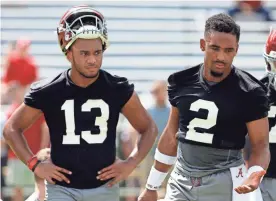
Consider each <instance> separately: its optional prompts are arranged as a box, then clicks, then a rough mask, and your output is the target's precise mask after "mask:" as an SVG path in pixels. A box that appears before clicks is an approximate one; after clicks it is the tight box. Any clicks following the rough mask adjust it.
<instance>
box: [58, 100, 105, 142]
mask: <svg viewBox="0 0 276 201" xmlns="http://www.w3.org/2000/svg"><path fill="white" fill-rule="evenodd" d="M92 108H100V109H101V113H102V116H100V117H96V121H95V126H99V128H100V133H99V134H97V135H95V134H94V135H92V133H91V131H82V132H81V136H80V135H76V134H75V115H74V100H66V101H65V102H64V104H63V105H62V106H61V110H64V111H65V122H66V135H63V140H62V144H80V137H82V139H84V140H85V141H86V142H87V143H89V144H100V143H103V142H104V140H105V139H106V137H107V120H108V118H109V106H108V105H107V104H106V103H105V102H104V101H103V100H101V99H99V100H87V101H86V102H85V103H84V104H83V105H82V107H81V111H82V112H90V111H91V109H92Z"/></svg>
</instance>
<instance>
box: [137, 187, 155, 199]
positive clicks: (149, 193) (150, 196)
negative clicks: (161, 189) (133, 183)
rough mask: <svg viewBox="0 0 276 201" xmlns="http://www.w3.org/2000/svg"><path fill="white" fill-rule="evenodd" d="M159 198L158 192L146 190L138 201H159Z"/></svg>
mask: <svg viewBox="0 0 276 201" xmlns="http://www.w3.org/2000/svg"><path fill="white" fill-rule="evenodd" d="M157 198H158V195H157V191H151V190H148V189H145V190H143V192H142V193H141V195H140V196H139V197H138V201H157Z"/></svg>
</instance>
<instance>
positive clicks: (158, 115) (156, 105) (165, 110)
mask: <svg viewBox="0 0 276 201" xmlns="http://www.w3.org/2000/svg"><path fill="white" fill-rule="evenodd" d="M150 93H151V95H152V101H153V104H151V106H150V107H149V108H148V109H147V111H148V113H149V114H150V116H151V117H152V119H153V120H154V122H155V123H156V125H157V128H158V131H159V133H158V136H157V138H156V141H155V143H154V145H153V147H152V148H151V150H150V152H149V153H148V155H147V157H146V158H145V159H144V160H143V161H142V162H141V163H140V165H139V167H138V168H136V170H135V171H134V172H133V173H132V174H131V175H130V178H129V179H128V180H127V182H128V184H129V185H128V186H132V187H134V186H137V184H138V185H139V186H140V187H141V186H144V185H145V184H146V180H147V176H148V174H149V172H150V169H151V166H152V163H153V161H154V154H155V150H156V147H157V142H158V140H159V138H160V136H161V134H162V131H163V130H164V128H165V126H166V124H167V121H168V118H169V114H170V108H169V106H168V104H167V103H168V99H167V97H168V96H167V82H166V81H165V80H156V81H155V82H154V83H153V85H152V88H151V90H150ZM125 135H126V136H127V135H128V137H125V140H128V141H129V140H131V141H132V144H133V143H134V141H135V140H137V137H138V133H137V132H136V131H135V130H134V129H133V128H132V127H131V126H129V129H128V132H126V133H125ZM165 183H166V182H164V187H165ZM137 197H138V196H137ZM137 197H130V196H129V197H128V199H127V200H128V201H134V200H137Z"/></svg>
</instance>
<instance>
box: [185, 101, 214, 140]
mask: <svg viewBox="0 0 276 201" xmlns="http://www.w3.org/2000/svg"><path fill="white" fill-rule="evenodd" d="M199 109H206V110H208V116H207V119H199V118H194V119H192V120H191V121H190V123H189V125H188V126H187V128H188V129H189V130H188V131H187V133H186V138H185V139H187V140H191V141H196V142H202V143H206V144H212V142H213V137H214V134H211V133H198V132H196V131H195V127H199V128H204V129H209V128H212V127H213V126H215V125H216V123H217V115H218V108H217V106H216V104H215V103H214V102H211V101H206V100H202V99H199V100H197V101H195V102H193V103H192V104H191V107H190V110H191V111H195V112H198V111H199Z"/></svg>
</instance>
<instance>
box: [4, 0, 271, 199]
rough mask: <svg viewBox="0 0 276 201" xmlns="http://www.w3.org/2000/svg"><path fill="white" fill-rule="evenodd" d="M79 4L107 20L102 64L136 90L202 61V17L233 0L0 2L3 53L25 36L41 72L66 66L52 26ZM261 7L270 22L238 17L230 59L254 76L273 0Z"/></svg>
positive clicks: (223, 8)
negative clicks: (235, 44)
mask: <svg viewBox="0 0 276 201" xmlns="http://www.w3.org/2000/svg"><path fill="white" fill-rule="evenodd" d="M79 4H87V5H91V6H94V7H95V8H96V9H98V10H99V11H101V12H102V13H103V14H104V16H105V17H106V19H107V27H108V30H109V39H110V43H111V46H110V47H109V48H108V49H107V51H106V53H105V56H104V57H105V58H104V61H103V69H106V70H108V71H109V72H111V73H113V74H117V75H120V76H126V77H128V78H129V79H130V80H131V81H132V82H134V84H135V86H136V90H137V91H138V92H139V93H143V92H147V91H148V90H149V88H150V86H151V84H152V82H153V81H154V80H156V79H167V77H168V76H169V75H170V74H171V73H173V72H175V71H178V70H181V69H184V68H186V67H188V66H191V65H194V64H198V63H199V62H202V61H203V54H202V52H201V51H200V48H199V39H200V37H202V36H203V30H204V23H205V20H206V18H207V17H208V16H210V15H211V14H214V13H219V12H225V11H226V10H227V9H229V8H230V7H231V6H232V5H233V3H232V2H231V1H220V2H218V1H193V2H192V1H178V2H169V1H167V2H166V1H162V2H160V1H158V2H154V1H147V2H145V1H140V2H139V1H133V2H127V1H118V2H112V1H93V3H92V2H91V1H78V2H76V1H75V2H74V1H67V2H65V1H16V2H13V1H6V2H2V7H1V53H2V55H5V54H6V52H5V51H6V49H7V45H8V43H9V41H12V40H16V39H17V38H18V37H20V36H27V37H28V38H30V39H31V40H32V47H31V54H32V55H33V56H34V57H35V60H36V62H37V63H38V65H39V69H40V76H41V77H50V76H54V75H56V74H57V73H59V72H62V71H63V70H65V69H67V68H69V67H70V64H69V62H68V61H67V60H66V58H65V57H64V55H63V54H62V53H61V50H60V48H59V45H58V44H57V36H56V33H55V31H56V27H57V26H58V22H59V19H60V17H61V16H62V15H63V14H64V12H65V11H66V10H67V9H69V8H70V7H71V6H73V5H79ZM265 6H266V7H268V8H269V9H270V10H271V14H272V17H273V19H274V21H273V22H240V23H239V24H240V25H241V30H242V33H241V39H240V49H239V53H238V56H237V57H236V59H235V61H234V64H235V65H236V66H237V67H240V68H243V69H245V70H247V71H249V72H250V73H252V74H253V75H254V76H256V77H258V78H259V77H261V76H262V75H263V74H264V59H263V57H262V53H263V49H264V44H265V40H266V37H267V34H268V32H269V27H270V26H274V27H275V28H276V1H266V2H265ZM1 62H3V60H1ZM6 190H7V192H6V194H10V193H11V189H6ZM32 190H33V189H32V188H29V189H27V191H26V193H27V194H28V193H31V192H32ZM131 192H132V191H131V189H128V190H127V191H125V192H124V191H123V192H121V193H122V194H125V195H126V194H127V193H131ZM136 193H137V192H136Z"/></svg>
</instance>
